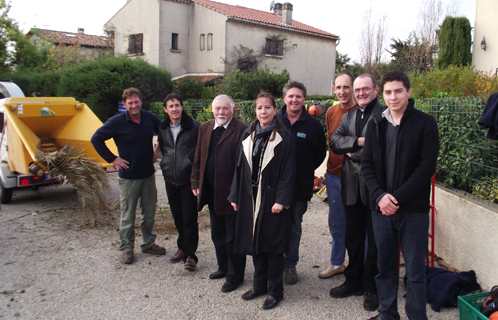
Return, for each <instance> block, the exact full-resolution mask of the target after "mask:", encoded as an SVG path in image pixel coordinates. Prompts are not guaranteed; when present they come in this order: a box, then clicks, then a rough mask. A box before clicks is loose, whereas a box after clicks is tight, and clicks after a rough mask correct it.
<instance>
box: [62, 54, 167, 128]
mask: <svg viewBox="0 0 498 320" xmlns="http://www.w3.org/2000/svg"><path fill="white" fill-rule="evenodd" d="M129 87H135V88H137V89H138V90H140V93H141V95H142V107H143V108H144V109H146V110H148V109H150V106H151V103H152V102H154V101H162V100H163V99H164V97H165V96H166V95H167V94H168V93H170V92H171V89H172V88H173V84H172V82H171V74H170V73H169V72H168V71H166V70H164V69H160V68H158V67H155V66H153V65H151V64H149V63H147V62H145V61H143V60H132V59H128V58H126V57H119V58H114V57H112V58H103V59H99V60H94V61H88V62H85V63H82V64H80V65H77V66H74V67H70V68H66V69H61V79H60V83H59V87H58V90H57V95H58V96H73V97H74V98H75V99H76V100H79V101H82V102H85V103H86V104H87V105H88V106H89V107H90V108H91V109H92V110H93V112H94V113H95V114H96V115H97V116H98V117H99V118H100V119H101V120H102V121H106V120H107V119H108V118H110V117H111V116H113V115H115V114H116V113H117V105H118V101H119V100H121V96H122V93H123V90H124V89H126V88H129Z"/></svg>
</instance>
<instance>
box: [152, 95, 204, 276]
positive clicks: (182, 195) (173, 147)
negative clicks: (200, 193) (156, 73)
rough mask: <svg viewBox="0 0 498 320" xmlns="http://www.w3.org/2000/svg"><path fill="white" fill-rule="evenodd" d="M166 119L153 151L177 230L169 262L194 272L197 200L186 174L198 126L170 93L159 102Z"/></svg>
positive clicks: (190, 168) (190, 165) (189, 167)
mask: <svg viewBox="0 0 498 320" xmlns="http://www.w3.org/2000/svg"><path fill="white" fill-rule="evenodd" d="M163 108H164V112H166V119H165V120H164V121H163V123H161V126H160V127H159V133H158V137H157V140H158V145H159V148H158V149H156V152H157V151H158V150H160V151H161V153H162V155H163V158H162V160H161V170H162V172H163V177H164V181H165V183H166V193H167V195H168V201H169V206H170V209H171V214H172V215H173V219H174V221H175V227H176V230H177V231H178V239H177V245H178V251H177V252H176V254H175V255H174V256H172V257H171V258H170V259H169V261H170V262H171V263H176V262H180V261H182V260H183V262H184V268H185V270H189V271H194V270H195V267H196V264H197V256H196V255H195V251H196V250H197V245H198V242H199V227H198V224H197V216H198V214H197V199H196V197H195V196H194V195H193V194H192V191H191V190H192V188H191V186H190V174H191V172H192V163H193V162H194V155H195V146H196V144H197V134H198V131H199V125H200V123H199V122H198V121H196V120H193V119H192V118H191V117H189V115H188V114H187V113H186V112H185V111H183V104H182V100H181V98H180V96H179V95H178V94H176V93H170V94H169V95H168V96H166V98H165V99H164V102H163Z"/></svg>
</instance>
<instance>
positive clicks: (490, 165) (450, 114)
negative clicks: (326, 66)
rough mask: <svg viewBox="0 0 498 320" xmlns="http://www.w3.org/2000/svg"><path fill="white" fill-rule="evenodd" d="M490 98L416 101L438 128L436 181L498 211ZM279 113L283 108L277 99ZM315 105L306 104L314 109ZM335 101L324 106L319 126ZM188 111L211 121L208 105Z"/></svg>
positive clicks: (241, 105) (244, 109)
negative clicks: (487, 125)
mask: <svg viewBox="0 0 498 320" xmlns="http://www.w3.org/2000/svg"><path fill="white" fill-rule="evenodd" d="M486 99H487V97H463V98H430V99H417V100H416V108H417V109H420V110H422V111H424V112H426V113H428V114H430V115H432V116H433V117H434V118H435V119H436V121H437V123H438V127H439V139H440V151H439V157H438V164H437V171H436V181H437V182H438V183H441V184H443V185H445V186H447V187H449V188H452V189H455V190H460V191H462V192H465V193H467V194H470V195H473V196H475V197H476V198H477V199H481V200H482V201H489V202H491V203H494V205H495V206H497V207H498V142H497V141H494V140H490V139H488V138H486V134H487V130H485V129H482V128H480V127H479V125H478V123H477V122H478V121H479V119H480V118H481V115H482V112H483V110H484V107H485V104H486ZM276 102H277V107H278V109H279V110H280V109H281V107H282V106H283V105H284V103H283V101H282V99H277V101H276ZM314 102H315V101H306V102H305V103H306V104H307V105H312V104H313V103H314ZM332 102H333V101H332V100H327V101H322V102H321V104H322V105H323V106H324V108H323V113H322V116H321V117H319V120H320V122H321V123H322V124H323V125H324V128H326V124H325V113H326V111H327V109H328V108H329V107H330V105H332ZM236 105H237V107H236V110H235V115H236V116H237V118H239V119H241V120H243V121H245V122H247V123H250V122H252V121H253V120H254V119H255V118H256V115H255V113H254V102H253V101H241V102H236ZM185 109H186V110H187V112H189V113H190V114H191V115H192V116H193V117H194V118H196V119H197V120H199V121H201V122H203V121H206V120H209V119H212V114H211V112H210V111H211V106H210V105H209V104H208V103H206V102H193V103H186V105H185Z"/></svg>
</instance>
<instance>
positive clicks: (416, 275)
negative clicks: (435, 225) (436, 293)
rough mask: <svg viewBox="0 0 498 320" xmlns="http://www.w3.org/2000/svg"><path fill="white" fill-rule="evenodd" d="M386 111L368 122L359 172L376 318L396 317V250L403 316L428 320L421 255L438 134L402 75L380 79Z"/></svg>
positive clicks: (395, 73)
mask: <svg viewBox="0 0 498 320" xmlns="http://www.w3.org/2000/svg"><path fill="white" fill-rule="evenodd" d="M381 84H382V87H383V95H384V100H385V102H386V104H387V106H388V109H387V110H385V111H384V112H383V113H381V114H378V115H376V116H375V117H374V119H373V120H372V121H370V122H369V124H368V128H367V132H366V135H365V146H364V148H363V157H362V160H361V174H362V176H363V179H364V181H365V184H366V186H367V188H368V191H369V194H370V208H371V209H372V222H373V229H374V235H375V242H376V244H377V251H378V260H377V265H378V269H379V274H378V275H377V276H376V277H375V280H376V282H377V292H378V296H379V302H380V305H381V307H380V309H379V314H378V315H377V316H375V317H373V318H371V319H385V320H388V319H399V318H400V316H399V314H398V307H397V293H398V279H399V269H398V252H399V251H398V248H399V247H400V246H401V251H402V253H403V258H404V260H405V265H406V274H407V277H408V281H407V290H406V291H407V293H406V306H405V310H406V314H407V316H408V318H409V319H427V314H426V283H425V256H426V254H427V246H428V228H429V214H428V213H429V210H430V203H429V195H430V185H431V177H432V176H433V175H434V173H435V171H436V162H437V156H438V152H439V135H438V129H437V123H436V120H435V119H434V118H433V117H432V116H430V115H428V114H425V113H424V112H422V111H419V110H417V109H415V107H414V105H415V101H414V100H413V99H409V97H410V94H411V89H410V80H409V79H408V77H407V76H406V75H405V74H404V73H402V72H400V71H392V72H389V73H387V74H385V75H384V77H383V79H382V83H381Z"/></svg>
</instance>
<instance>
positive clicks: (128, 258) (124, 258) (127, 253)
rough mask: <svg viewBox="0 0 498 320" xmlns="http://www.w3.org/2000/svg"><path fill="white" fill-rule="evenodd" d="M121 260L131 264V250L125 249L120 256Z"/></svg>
mask: <svg viewBox="0 0 498 320" xmlns="http://www.w3.org/2000/svg"><path fill="white" fill-rule="evenodd" d="M121 262H122V263H124V264H132V263H133V251H125V252H123V255H122V256H121Z"/></svg>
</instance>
